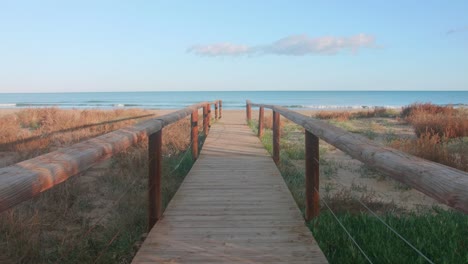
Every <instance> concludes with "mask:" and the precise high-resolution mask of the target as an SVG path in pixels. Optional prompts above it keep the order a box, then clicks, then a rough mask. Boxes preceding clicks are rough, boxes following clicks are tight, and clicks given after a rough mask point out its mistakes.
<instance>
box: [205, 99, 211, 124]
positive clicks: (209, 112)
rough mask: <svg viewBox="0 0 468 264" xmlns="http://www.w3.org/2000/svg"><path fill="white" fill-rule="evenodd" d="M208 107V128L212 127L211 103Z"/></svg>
mask: <svg viewBox="0 0 468 264" xmlns="http://www.w3.org/2000/svg"><path fill="white" fill-rule="evenodd" d="M207 107H208V116H207V117H206V120H208V129H210V127H211V104H208V105H207Z"/></svg>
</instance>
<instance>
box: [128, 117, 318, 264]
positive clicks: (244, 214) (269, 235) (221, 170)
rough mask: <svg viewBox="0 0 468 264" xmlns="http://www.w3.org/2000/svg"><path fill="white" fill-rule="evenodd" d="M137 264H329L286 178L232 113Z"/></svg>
mask: <svg viewBox="0 0 468 264" xmlns="http://www.w3.org/2000/svg"><path fill="white" fill-rule="evenodd" d="M133 263H327V260H326V258H325V257H324V255H323V253H322V252H321V250H320V248H319V247H318V245H317V243H316V241H315V240H314V238H313V236H312V234H311V233H310V231H309V230H308V228H307V227H306V226H305V224H304V220H303V218H302V215H301V213H300V211H299V209H298V208H297V205H296V203H295V202H294V200H293V198H292V196H291V194H290V192H289V190H288V188H287V186H286V184H285V183H284V181H283V179H282V177H281V175H280V172H279V171H278V169H277V168H276V165H275V164H274V162H273V160H272V159H271V157H270V155H269V154H268V153H267V152H266V150H265V149H264V148H263V146H262V145H261V142H260V141H259V139H258V138H257V137H256V136H255V135H254V133H253V132H252V131H251V130H250V129H249V128H248V127H247V126H246V125H245V121H244V120H243V119H239V118H236V117H235V116H234V115H232V116H231V115H230V113H229V112H226V113H225V114H224V116H223V119H221V120H219V121H218V122H217V123H216V124H214V125H213V126H212V128H211V130H210V134H209V136H208V138H207V140H206V142H205V145H204V147H203V151H202V152H201V155H200V157H199V159H198V161H197V162H196V163H195V165H194V166H193V168H192V170H191V171H190V173H189V174H188V175H187V177H186V179H185V180H184V182H183V183H182V185H181V187H180V189H179V190H178V191H177V193H176V195H175V196H174V198H173V199H172V201H171V202H170V204H169V206H168V208H167V209H166V211H165V212H164V215H163V217H162V219H161V220H160V221H159V222H158V223H156V225H155V226H154V227H153V229H152V230H151V232H150V233H149V234H148V237H147V238H146V240H145V242H144V243H143V245H142V247H141V248H140V250H139V251H138V253H137V255H136V256H135V258H134V259H133Z"/></svg>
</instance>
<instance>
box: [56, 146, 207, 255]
mask: <svg viewBox="0 0 468 264" xmlns="http://www.w3.org/2000/svg"><path fill="white" fill-rule="evenodd" d="M197 140H198V139H197ZM192 146H193V141H191V142H190V144H189V146H188V147H187V149H186V150H185V152H184V154H183V155H182V158H180V160H179V162H178V164H177V165H176V166H175V167H174V168H173V169H172V170H171V171H170V172H168V174H172V173H173V172H175V171H176V170H177V169H178V168H179V167H180V165H181V164H182V163H183V162H184V160H185V158H186V157H187V155H188V154H191V151H190V150H191V148H192ZM137 181H138V179H135V180H133V181H132V182H131V183H130V185H129V186H128V188H127V189H126V190H125V191H124V192H123V193H122V195H120V196H119V197H118V198H117V199H116V200H115V201H114V202H113V204H112V205H111V206H110V207H109V208H108V209H107V210H106V211H105V212H104V213H103V214H102V215H101V216H100V217H99V218H98V220H97V221H96V222H95V223H94V224H93V225H92V226H91V227H90V228H89V229H88V230H87V231H86V232H85V234H84V235H83V237H82V238H81V241H83V240H84V239H85V238H86V237H88V236H89V234H90V233H91V231H92V230H94V229H95V228H96V227H97V225H98V224H99V223H100V222H101V221H102V220H103V219H104V217H105V216H106V215H107V214H108V213H109V212H110V211H111V209H114V208H115V206H116V205H117V204H118V203H119V202H120V201H121V200H122V199H123V197H124V196H125V195H126V194H127V193H129V191H130V189H132V187H133V186H134V185H135V184H136V182H137ZM151 188H154V186H152V187H151ZM119 233H120V231H119V232H117V233H116V234H115V235H114V237H113V238H112V239H111V240H110V242H109V244H108V245H107V246H106V249H105V250H107V248H108V247H109V246H110V245H111V244H112V243H113V241H114V240H115V238H116V237H117V236H118V235H119ZM73 248H74V247H73V246H72V247H69V248H68V250H66V251H65V252H64V253H63V254H62V255H61V257H60V258H59V260H58V261H57V262H56V263H58V262H59V261H60V260H62V259H63V258H64V257H66V256H68V254H69V252H70V250H71V249H73ZM105 250H104V251H105ZM102 254H103V252H101V253H100V255H99V256H98V257H97V258H96V260H95V263H96V261H98V260H99V258H100V257H101V256H102Z"/></svg>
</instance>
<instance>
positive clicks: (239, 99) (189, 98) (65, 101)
mask: <svg viewBox="0 0 468 264" xmlns="http://www.w3.org/2000/svg"><path fill="white" fill-rule="evenodd" d="M216 99H221V100H223V108H224V109H242V108H243V107H245V102H246V100H247V99H248V100H251V101H252V102H254V103H265V104H275V105H281V106H284V107H288V108H294V109H324V110H325V109H327V110H328V109H366V108H375V107H387V108H400V107H403V106H406V105H409V104H412V103H416V102H419V103H426V102H430V103H433V104H438V105H453V106H455V107H467V106H468V91H203V92H193V91H190V92H83V93H0V108H31V107H58V108H81V109H82V108H100V109H109V108H145V109H177V108H183V107H185V106H188V105H191V104H194V103H198V102H203V101H212V100H216Z"/></svg>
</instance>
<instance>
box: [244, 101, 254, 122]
mask: <svg viewBox="0 0 468 264" xmlns="http://www.w3.org/2000/svg"><path fill="white" fill-rule="evenodd" d="M245 107H246V109H245V112H246V115H247V122H250V120H252V106H251V105H250V103H249V101H247V103H246V104H245Z"/></svg>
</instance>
